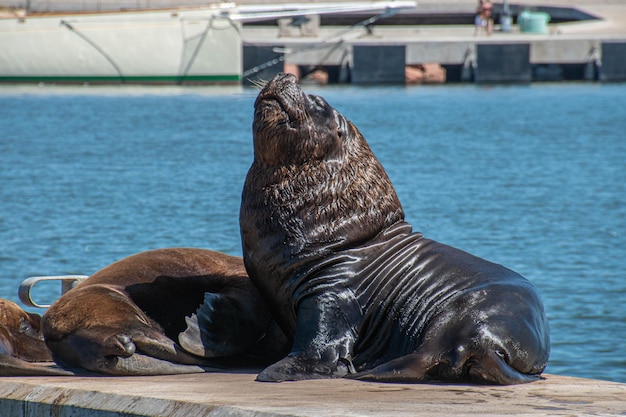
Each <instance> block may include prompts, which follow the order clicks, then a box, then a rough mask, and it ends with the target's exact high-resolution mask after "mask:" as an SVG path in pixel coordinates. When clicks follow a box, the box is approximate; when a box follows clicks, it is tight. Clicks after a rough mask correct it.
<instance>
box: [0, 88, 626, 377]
mask: <svg viewBox="0 0 626 417" xmlns="http://www.w3.org/2000/svg"><path fill="white" fill-rule="evenodd" d="M307 89H308V90H309V91H310V92H314V93H316V94H321V95H323V96H324V97H325V98H326V99H327V101H328V102H330V103H331V104H332V105H334V106H335V107H336V108H337V109H338V110H340V111H341V112H342V113H343V114H344V115H345V116H346V117H348V118H349V119H350V120H352V121H353V122H354V123H355V124H356V125H357V126H358V128H359V129H360V130H361V132H362V133H363V134H364V136H365V137H366V138H367V140H368V141H369V143H370V145H371V147H372V148H373V150H374V152H375V153H376V155H377V156H378V158H379V159H380V160H381V162H382V163H383V165H384V166H385V168H386V170H387V172H388V174H389V176H390V177H391V180H392V181H393V183H394V185H395V187H396V190H397V192H398V194H399V197H400V200H401V202H402V204H403V207H404V209H405V212H406V217H407V220H408V221H409V222H411V223H412V224H413V226H414V229H415V230H419V231H421V232H423V233H424V234H425V235H426V236H427V237H429V238H432V239H435V240H438V241H441V242H444V243H447V244H450V245H453V246H456V247H458V248H461V249H463V250H466V251H468V252H471V253H473V254H475V255H478V256H481V257H483V258H486V259H489V260H491V261H494V262H497V263H501V264H503V265H505V266H507V267H509V268H511V269H514V270H516V271H517V272H520V273H521V274H523V275H524V276H526V277H527V278H528V279H529V280H531V281H532V282H534V283H535V284H536V286H537V287H538V288H539V291H540V293H541V295H542V297H543V300H544V303H545V305H546V310H547V312H548V316H549V320H550V326H551V335H552V355H551V360H550V363H549V365H548V369H547V372H549V373H555V374H561V375H570V376H580V377H587V378H596V379H603V380H612V381H619V382H626V353H625V349H624V342H625V341H626V110H625V109H626V84H609V85H600V84H592V83H586V84H533V85H529V86H495V87H477V86H473V85H471V86H438V87H411V88H405V87H372V88H359V87H353V86H342V87H313V86H311V87H307ZM255 96H256V91H255V90H254V89H246V88H242V87H232V88H230V87H229V88H217V87H187V88H182V87H96V86H81V87H61V86H1V87H0V297H4V298H9V299H12V300H17V288H18V286H19V284H20V283H21V282H22V280H24V279H25V278H27V277H29V276H35V275H62V274H86V275H88V274H91V273H93V272H95V271H96V270H98V269H100V268H102V267H104V266H106V265H107V264H109V263H111V262H113V261H116V260H118V259H120V258H123V257H125V256H128V255H131V254H134V253H137V252H140V251H144V250H148V249H154V248H163V247H174V246H189V247H202V248H209V249H214V250H218V251H223V252H227V253H230V254H234V255H240V254H241V246H240V237H239V226H238V211H239V204H240V198H241V189H242V185H243V181H244V178H245V175H246V172H247V170H248V167H249V166H250V163H251V162H252V134H251V124H252V116H253V102H254V98H255ZM59 289H60V285H58V284H55V285H47V286H44V285H43V284H42V286H41V287H37V288H36V291H35V293H34V297H35V298H36V300H37V301H38V302H49V301H52V300H54V299H55V298H56V297H58V296H59ZM33 311H34V310H33Z"/></svg>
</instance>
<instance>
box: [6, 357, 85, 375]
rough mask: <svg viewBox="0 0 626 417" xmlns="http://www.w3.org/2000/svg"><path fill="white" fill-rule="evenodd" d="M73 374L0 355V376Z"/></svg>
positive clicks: (53, 367) (46, 365)
mask: <svg viewBox="0 0 626 417" xmlns="http://www.w3.org/2000/svg"><path fill="white" fill-rule="evenodd" d="M72 375H74V373H73V372H70V371H66V370H64V369H61V368H58V367H56V366H50V365H48V364H45V363H31V362H26V361H25V360H22V359H19V358H15V357H13V356H10V355H0V376H72Z"/></svg>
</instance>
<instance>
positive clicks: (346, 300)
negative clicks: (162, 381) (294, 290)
mask: <svg viewBox="0 0 626 417" xmlns="http://www.w3.org/2000/svg"><path fill="white" fill-rule="evenodd" d="M359 315H360V310H359V308H358V304H357V303H356V300H355V299H354V297H353V294H352V293H351V292H350V291H343V292H338V293H337V294H335V293H330V292H328V293H321V294H316V295H314V296H310V297H307V298H304V299H303V300H302V301H301V302H300V304H299V305H298V315H297V319H296V320H297V322H296V334H295V337H294V343H293V346H292V348H291V353H289V355H287V356H286V357H285V358H283V359H281V360H280V361H278V362H276V363H275V364H273V365H270V366H269V367H267V368H265V369H264V370H263V371H262V372H261V373H259V375H258V376H257V378H256V379H257V381H261V382H282V381H298V380H303V379H322V378H341V377H344V376H345V375H347V374H348V373H351V372H354V366H353V365H352V361H351V359H352V348H353V346H354V341H355V340H356V329H355V327H354V323H356V322H357V320H356V318H355V317H358V316H359Z"/></svg>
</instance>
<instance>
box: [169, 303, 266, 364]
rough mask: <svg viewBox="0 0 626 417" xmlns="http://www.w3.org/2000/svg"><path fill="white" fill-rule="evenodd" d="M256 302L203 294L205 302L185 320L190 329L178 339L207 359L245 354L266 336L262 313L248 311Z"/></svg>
mask: <svg viewBox="0 0 626 417" xmlns="http://www.w3.org/2000/svg"><path fill="white" fill-rule="evenodd" d="M253 302H255V300H254V299H253V298H252V296H250V297H248V299H241V298H240V297H239V298H238V297H233V296H229V295H225V293H211V292H206V293H205V294H204V302H203V303H202V304H201V305H200V307H198V310H196V313H195V314H192V315H191V317H185V321H186V322H187V329H186V330H185V331H183V332H181V333H180V334H179V336H178V342H179V344H180V346H181V347H182V348H183V349H185V350H186V351H187V352H190V353H193V354H194V355H197V356H201V357H205V358H216V357H224V356H232V355H236V354H239V353H242V352H244V351H246V350H247V349H248V348H250V347H252V346H253V345H254V344H255V343H256V342H257V341H258V340H259V338H260V337H262V336H263V334H264V332H265V331H266V328H267V327H268V326H269V319H267V318H266V317H264V316H265V314H261V313H259V312H260V311H261V310H260V309H258V308H257V309H253V308H252V307H249V305H250V304H251V303H253Z"/></svg>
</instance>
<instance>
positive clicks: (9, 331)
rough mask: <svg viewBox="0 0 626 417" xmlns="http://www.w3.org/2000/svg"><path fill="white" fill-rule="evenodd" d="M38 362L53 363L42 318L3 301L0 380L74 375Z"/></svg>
mask: <svg viewBox="0 0 626 417" xmlns="http://www.w3.org/2000/svg"><path fill="white" fill-rule="evenodd" d="M36 362H52V357H51V356H50V352H49V351H48V348H47V347H46V344H45V343H44V340H43V335H42V334H41V316H40V315H39V314H35V313H27V312H26V311H24V310H23V309H22V308H21V307H20V306H18V305H17V304H15V303H14V302H13V301H9V300H5V299H3V298H0V376H28V375H72V374H71V373H70V372H66V371H64V370H62V369H56V368H53V367H49V366H45V365H44V364H42V363H36Z"/></svg>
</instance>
